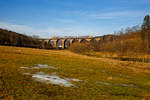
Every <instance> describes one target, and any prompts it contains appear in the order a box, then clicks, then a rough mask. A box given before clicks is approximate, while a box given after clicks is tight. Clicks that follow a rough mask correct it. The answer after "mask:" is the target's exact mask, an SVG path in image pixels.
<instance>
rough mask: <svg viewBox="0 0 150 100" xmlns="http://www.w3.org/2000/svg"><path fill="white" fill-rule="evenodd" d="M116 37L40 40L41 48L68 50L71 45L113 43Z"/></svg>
mask: <svg viewBox="0 0 150 100" xmlns="http://www.w3.org/2000/svg"><path fill="white" fill-rule="evenodd" d="M116 38H117V37H116V36H114V35H107V36H99V37H93V38H88V37H87V38H55V39H41V40H40V41H41V44H42V45H41V47H42V48H56V49H59V48H61V49H68V48H69V47H70V46H71V45H72V44H73V43H75V42H78V43H92V44H94V43H101V42H102V41H107V40H108V41H113V40H114V39H116Z"/></svg>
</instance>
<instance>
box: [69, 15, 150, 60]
mask: <svg viewBox="0 0 150 100" xmlns="http://www.w3.org/2000/svg"><path fill="white" fill-rule="evenodd" d="M106 37H107V38H106V39H105V38H104V36H103V38H102V39H101V41H99V42H94V43H92V42H91V43H85V44H78V43H76V44H74V45H72V46H71V48H70V50H71V51H74V52H77V53H84V52H90V51H96V52H103V53H105V52H107V53H109V54H112V55H113V54H117V55H118V56H119V57H123V56H128V57H131V56H134V57H135V56H137V55H140V54H141V55H143V54H150V17H149V15H146V16H145V18H144V21H143V24H142V26H141V27H140V26H139V25H136V26H134V27H131V28H130V27H127V28H126V29H121V30H120V31H118V32H114V35H112V37H111V38H108V36H106Z"/></svg>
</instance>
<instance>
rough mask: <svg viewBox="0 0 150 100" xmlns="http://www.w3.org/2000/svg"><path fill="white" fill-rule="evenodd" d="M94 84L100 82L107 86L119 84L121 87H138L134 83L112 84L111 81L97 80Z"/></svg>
mask: <svg viewBox="0 0 150 100" xmlns="http://www.w3.org/2000/svg"><path fill="white" fill-rule="evenodd" d="M95 84H101V85H107V86H121V87H132V88H140V87H138V86H136V85H135V84H126V83H120V84H119V83H118V84H113V83H109V82H102V81H98V82H96V83H95Z"/></svg>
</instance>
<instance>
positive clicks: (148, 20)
mask: <svg viewBox="0 0 150 100" xmlns="http://www.w3.org/2000/svg"><path fill="white" fill-rule="evenodd" d="M148 29H150V16H149V15H146V16H145V18H144V21H143V25H142V30H148Z"/></svg>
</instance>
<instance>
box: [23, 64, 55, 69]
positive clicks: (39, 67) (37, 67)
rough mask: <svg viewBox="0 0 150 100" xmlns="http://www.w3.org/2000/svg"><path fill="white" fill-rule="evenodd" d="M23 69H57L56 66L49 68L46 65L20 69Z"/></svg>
mask: <svg viewBox="0 0 150 100" xmlns="http://www.w3.org/2000/svg"><path fill="white" fill-rule="evenodd" d="M20 68H21V69H42V68H50V69H57V68H56V67H54V66H49V65H46V64H36V65H34V67H20Z"/></svg>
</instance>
